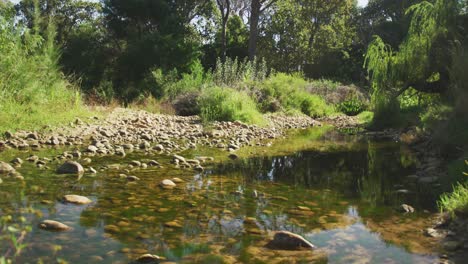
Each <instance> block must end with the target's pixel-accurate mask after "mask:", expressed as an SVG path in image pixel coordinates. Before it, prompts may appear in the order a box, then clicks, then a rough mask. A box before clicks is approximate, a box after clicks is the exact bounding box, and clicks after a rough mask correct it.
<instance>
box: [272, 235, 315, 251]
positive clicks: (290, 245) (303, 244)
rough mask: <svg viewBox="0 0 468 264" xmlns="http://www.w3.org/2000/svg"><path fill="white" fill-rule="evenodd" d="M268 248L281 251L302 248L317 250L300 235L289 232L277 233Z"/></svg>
mask: <svg viewBox="0 0 468 264" xmlns="http://www.w3.org/2000/svg"><path fill="white" fill-rule="evenodd" d="M267 247H269V248H273V249H279V250H298V249H302V248H307V249H315V248H316V247H315V246H314V245H312V244H311V243H310V242H309V241H307V240H306V239H305V238H303V237H302V236H300V235H297V234H294V233H291V232H288V231H278V232H276V233H275V235H274V237H273V240H271V241H270V242H269V243H268V244H267Z"/></svg>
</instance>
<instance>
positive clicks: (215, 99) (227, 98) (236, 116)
mask: <svg viewBox="0 0 468 264" xmlns="http://www.w3.org/2000/svg"><path fill="white" fill-rule="evenodd" d="M198 104H199V106H200V116H201V118H202V120H203V121H205V122H207V121H235V120H239V121H242V122H246V123H254V124H263V123H264V119H263V117H262V114H261V113H260V112H259V111H258V110H257V106H256V104H255V102H254V101H253V100H252V98H251V97H250V96H249V95H248V94H247V93H245V92H240V91H237V90H234V89H231V88H221V87H210V88H207V89H206V90H204V91H203V92H202V94H201V96H200V98H199V100H198Z"/></svg>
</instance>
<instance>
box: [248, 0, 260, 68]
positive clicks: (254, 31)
mask: <svg viewBox="0 0 468 264" xmlns="http://www.w3.org/2000/svg"><path fill="white" fill-rule="evenodd" d="M261 8H262V4H261V3H260V0H252V5H251V9H250V22H249V23H250V33H249V60H251V61H253V60H254V58H255V56H256V55H257V54H256V53H257V39H258V21H259V20H260V12H261Z"/></svg>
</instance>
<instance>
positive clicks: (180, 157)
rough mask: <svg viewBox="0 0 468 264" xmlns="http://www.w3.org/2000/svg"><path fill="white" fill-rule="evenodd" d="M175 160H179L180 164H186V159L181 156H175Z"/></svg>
mask: <svg viewBox="0 0 468 264" xmlns="http://www.w3.org/2000/svg"><path fill="white" fill-rule="evenodd" d="M173 158H174V160H178V161H179V162H182V163H185V158H184V157H182V156H179V155H176V154H174V156H173Z"/></svg>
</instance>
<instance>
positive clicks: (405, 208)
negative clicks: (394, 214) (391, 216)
mask: <svg viewBox="0 0 468 264" xmlns="http://www.w3.org/2000/svg"><path fill="white" fill-rule="evenodd" d="M400 210H401V211H402V212H404V213H414V208H413V207H412V206H411V205H407V204H402V205H400Z"/></svg>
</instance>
